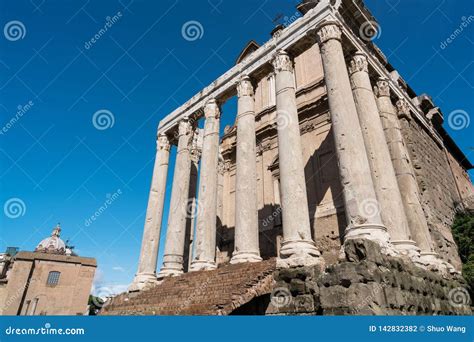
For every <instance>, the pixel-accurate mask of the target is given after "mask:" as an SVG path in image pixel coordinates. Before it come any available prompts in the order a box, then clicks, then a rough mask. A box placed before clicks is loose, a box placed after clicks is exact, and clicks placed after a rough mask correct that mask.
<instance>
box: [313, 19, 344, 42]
mask: <svg viewBox="0 0 474 342" xmlns="http://www.w3.org/2000/svg"><path fill="white" fill-rule="evenodd" d="M316 34H317V39H318V43H319V44H324V43H326V42H327V41H328V40H330V39H337V40H341V35H342V32H341V28H340V27H339V24H338V23H337V22H334V21H328V22H325V23H323V24H321V25H320V26H319V27H318V28H317V29H316Z"/></svg>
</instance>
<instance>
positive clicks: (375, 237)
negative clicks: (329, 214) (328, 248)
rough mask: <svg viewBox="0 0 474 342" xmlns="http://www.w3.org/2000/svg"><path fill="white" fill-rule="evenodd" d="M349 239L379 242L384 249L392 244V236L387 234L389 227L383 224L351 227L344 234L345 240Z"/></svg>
mask: <svg viewBox="0 0 474 342" xmlns="http://www.w3.org/2000/svg"><path fill="white" fill-rule="evenodd" d="M347 239H367V240H371V241H374V242H377V243H378V244H379V245H380V246H382V247H386V246H387V245H389V244H390V242H389V241H390V235H389V234H388V232H387V227H385V226H384V225H381V224H364V225H353V226H349V227H347V228H346V231H345V234H344V240H347Z"/></svg>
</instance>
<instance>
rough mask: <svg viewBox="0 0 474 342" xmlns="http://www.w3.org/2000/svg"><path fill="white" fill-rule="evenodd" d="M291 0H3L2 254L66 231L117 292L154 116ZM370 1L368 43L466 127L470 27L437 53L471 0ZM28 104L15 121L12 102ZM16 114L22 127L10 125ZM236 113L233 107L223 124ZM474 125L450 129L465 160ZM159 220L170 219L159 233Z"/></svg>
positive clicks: (129, 254) (127, 267)
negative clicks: (16, 206) (11, 209)
mask: <svg viewBox="0 0 474 342" xmlns="http://www.w3.org/2000/svg"><path fill="white" fill-rule="evenodd" d="M297 3H298V1H296V0H286V1H284V0H269V1H251V0H239V1H230V0H209V1H208V0H194V1H190V0H189V1H188V0H160V1H152V0H141V1H139V0H136V1H133V0H121V1H115V0H114V1H112V0H110V1H109V0H107V1H105V0H101V1H85V0H81V1H79V0H78V1H64V0H63V1H59V0H48V1H41V0H31V1H30V0H15V1H2V2H1V4H0V17H1V20H0V24H1V28H5V26H6V25H7V24H8V23H10V22H12V21H19V22H21V24H22V25H23V27H21V25H20V27H19V28H20V32H19V35H16V34H17V33H18V31H17V32H15V30H14V28H15V25H18V23H13V24H10V25H13V28H12V29H11V30H3V35H0V115H1V122H0V125H1V126H2V127H3V134H0V172H1V174H0V178H1V183H0V185H1V191H0V194H1V198H0V204H1V205H2V207H3V206H4V205H5V203H7V202H8V201H9V200H11V199H17V198H18V199H20V200H21V201H22V202H23V203H24V207H22V208H21V209H24V210H23V211H22V212H21V214H22V215H20V216H19V217H17V218H15V217H14V216H17V215H15V214H13V215H12V214H11V213H10V214H9V215H8V216H7V215H5V213H2V215H1V219H0V220H1V221H0V223H1V235H0V250H4V249H5V247H7V246H18V247H20V248H21V249H24V250H32V249H33V248H34V247H35V246H36V244H37V243H38V242H39V241H40V240H41V239H42V238H44V237H45V236H48V235H49V234H50V232H51V229H52V228H53V226H54V225H55V224H56V223H57V222H61V225H62V228H63V233H62V237H63V238H64V239H68V238H69V239H71V242H72V244H73V245H75V246H76V250H77V252H78V253H79V254H80V255H82V256H93V257H96V258H97V260H98V263H99V276H98V278H97V281H96V285H97V286H99V287H100V286H107V287H111V288H114V289H123V288H124V286H125V285H127V284H129V283H130V281H131V280H132V278H133V275H134V273H135V271H136V265H137V260H138V254H139V250H140V242H141V236H142V230H143V222H144V216H145V210H146V205H147V200H148V191H149V187H150V181H151V174H152V167H153V160H154V153H155V133H156V128H157V124H158V122H159V120H160V119H161V118H163V117H164V116H166V115H167V114H168V113H169V112H171V111H172V110H173V109H174V108H176V107H177V106H178V105H180V104H181V103H183V102H184V101H186V100H187V99H188V98H190V97H191V96H192V95H194V94H195V93H196V92H198V91H199V90H200V89H202V88H203V87H204V86H206V85H208V84H209V83H210V82H212V81H213V80H214V79H215V78H217V77H218V76H220V75H221V74H222V73H224V72H225V71H226V70H227V69H229V68H230V67H232V66H233V64H234V62H235V59H236V58H237V56H238V55H239V53H240V51H241V50H242V48H243V47H244V46H245V44H246V43H247V42H248V41H249V40H251V39H254V40H256V41H257V42H259V43H264V42H265V41H266V40H267V39H268V38H269V32H270V31H271V29H272V28H273V27H274V23H273V22H272V20H273V19H274V18H276V17H277V16H278V15H279V14H282V15H283V16H281V18H280V22H284V21H285V16H288V17H291V16H293V15H295V14H296V11H295V5H296V4H297ZM367 5H368V6H369V8H370V9H371V10H372V12H373V13H374V15H375V16H376V17H377V18H378V20H379V23H380V25H381V28H382V30H381V35H380V37H379V38H378V39H377V44H378V45H379V46H380V47H381V48H382V50H383V51H384V53H385V54H386V55H387V57H388V58H389V60H390V61H391V63H392V64H393V65H394V66H395V68H397V69H398V70H399V72H400V74H401V75H402V76H403V77H404V78H405V80H407V81H408V82H409V84H410V85H411V86H412V88H413V89H415V91H417V92H418V93H420V94H421V93H423V92H426V93H428V94H430V95H432V96H433V99H434V101H435V103H436V104H437V105H438V106H440V107H441V109H442V110H443V112H444V114H445V116H446V118H447V116H448V115H449V113H451V112H452V111H455V110H462V111H464V112H465V113H467V115H468V118H469V119H470V117H469V115H470V116H472V113H474V100H473V98H474V92H473V86H474V77H473V72H474V64H473V62H474V58H473V57H474V21H473V22H471V23H470V24H468V25H467V27H465V28H464V31H463V33H462V34H461V35H458V36H457V37H456V38H455V39H454V41H453V42H452V43H450V44H448V46H447V47H446V48H444V49H441V47H440V45H441V43H442V42H443V41H445V40H446V38H448V37H449V36H450V35H451V34H452V33H453V32H454V30H455V29H456V28H458V27H459V26H460V25H461V23H462V22H463V19H462V17H463V16H464V17H469V15H474V8H473V3H472V1H468V0H463V1H460V0H456V1H455V0H444V1H443V0H412V1H400V0H370V1H367ZM118 12H120V14H121V15H118ZM114 15H116V19H115V20H114V23H113V24H112V25H111V27H109V28H108V29H107V31H106V32H105V33H104V34H102V35H100V34H99V35H100V38H99V39H98V40H96V41H95V43H91V41H90V40H91V38H92V37H94V35H96V34H97V33H98V32H99V30H100V29H101V28H103V27H104V25H105V24H106V22H107V19H106V17H111V18H112V17H113V16H114ZM189 21H198V22H199V23H200V24H201V25H202V27H203V31H202V36H200V37H199V39H196V40H193V41H190V40H186V39H184V38H183V35H182V27H183V25H184V24H185V23H187V22H189ZM7 26H8V25H7ZM17 27H18V26H17ZM7 38H8V39H7ZM191 38H192V37H191ZM30 101H31V102H32V104H33V105H32V106H31V105H30V107H31V108H29V109H28V110H26V111H25V113H23V115H21V116H20V117H19V116H18V115H17V114H16V113H17V110H18V109H17V108H18V106H23V107H25V105H27V104H28V103H29V102H30ZM100 110H107V111H109V112H110V113H111V115H112V116H113V121H114V122H113V126H112V127H109V128H108V129H104V130H99V129H97V128H96V127H95V126H94V124H93V116H94V113H96V112H97V111H100ZM100 115H102V114H101V113H100ZM105 115H109V114H105ZM15 116H16V117H17V118H18V120H16V121H15V122H14V123H13V124H11V125H7V123H8V122H11V120H12V118H15ZM234 118H235V106H233V103H229V104H228V105H226V106H225V107H224V114H223V125H222V127H224V125H225V124H232V123H233V120H234ZM473 126H474V122H471V123H470V125H469V126H468V127H466V128H464V129H461V130H452V129H450V128H449V126H448V125H446V127H447V129H448V131H449V132H450V133H451V134H452V136H453V138H454V139H455V140H456V141H457V142H458V144H459V145H460V146H461V148H462V149H463V151H464V152H465V153H466V154H471V153H472V150H470V149H469V147H473V146H474V143H473V141H472V135H473ZM5 129H6V131H5ZM471 160H472V155H471ZM173 162H174V160H173V159H172V163H171V165H170V171H171V172H170V174H169V185H168V194H169V192H170V191H169V189H170V184H171V178H172V170H173V166H174V165H173ZM471 174H472V173H471ZM117 192H120V193H121V194H118V193H117ZM114 193H116V194H117V195H116V196H118V197H117V198H116V199H115V200H114V201H113V203H112V204H111V205H110V206H109V207H108V208H107V210H105V211H104V212H103V213H102V214H101V215H99V216H98V217H97V219H96V220H95V221H94V222H93V223H92V224H86V220H87V219H88V218H89V217H90V216H92V215H94V213H95V212H96V211H97V210H98V209H99V208H100V207H101V206H103V205H104V202H105V201H106V200H107V199H108V198H110V196H112V195H113V194H114ZM114 198H115V197H114ZM10 203H11V201H10ZM23 203H20V205H23ZM165 211H167V208H165ZM9 216H13V217H9ZM166 221H167V216H166V214H165V217H164V226H166ZM162 233H163V234H162V242H164V236H165V231H164V230H163V232H162ZM162 251H163V248H161V252H162ZM160 255H161V253H160Z"/></svg>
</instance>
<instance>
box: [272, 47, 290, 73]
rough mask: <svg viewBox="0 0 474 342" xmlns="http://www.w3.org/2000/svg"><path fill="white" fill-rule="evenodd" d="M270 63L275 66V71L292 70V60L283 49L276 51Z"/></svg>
mask: <svg viewBox="0 0 474 342" xmlns="http://www.w3.org/2000/svg"><path fill="white" fill-rule="evenodd" d="M272 64H273V67H274V68H275V72H281V71H293V61H292V60H291V58H290V56H289V55H288V53H287V52H286V51H284V50H280V51H278V52H277V54H276V55H275V58H274V59H273V62H272Z"/></svg>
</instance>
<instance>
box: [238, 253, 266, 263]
mask: <svg viewBox="0 0 474 342" xmlns="http://www.w3.org/2000/svg"><path fill="white" fill-rule="evenodd" d="M260 261H262V258H261V257H260V254H259V253H257V252H238V253H235V252H234V253H232V259H230V263H231V264H241V263H244V262H260Z"/></svg>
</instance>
